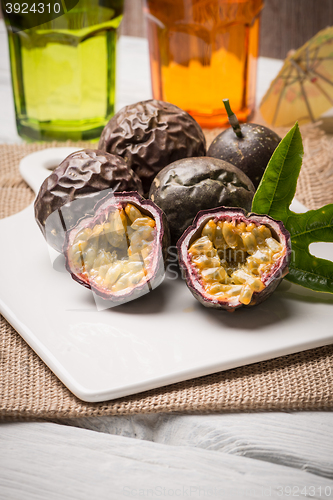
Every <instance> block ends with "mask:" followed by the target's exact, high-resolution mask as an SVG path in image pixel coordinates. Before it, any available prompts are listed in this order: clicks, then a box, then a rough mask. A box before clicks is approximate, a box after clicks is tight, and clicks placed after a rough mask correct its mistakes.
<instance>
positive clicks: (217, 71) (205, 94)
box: [145, 0, 263, 128]
mask: <svg viewBox="0 0 333 500" xmlns="http://www.w3.org/2000/svg"><path fill="white" fill-rule="evenodd" d="M262 7H263V0H145V13H146V19H147V28H148V40H149V52H150V67H151V78H152V88H153V96H154V99H159V100H163V101H168V102H171V103H173V104H176V105H177V106H179V107H180V108H182V109H184V110H185V111H187V112H188V113H190V114H191V115H192V116H193V117H194V118H195V119H196V120H197V121H198V122H199V124H200V125H201V126H203V127H210V128H213V127H223V126H226V125H229V122H228V118H227V114H226V112H225V109H224V106H223V102H222V100H223V99H225V98H227V99H229V100H230V105H231V107H232V110H233V112H234V113H235V114H236V115H237V118H238V119H239V121H241V122H245V121H247V120H248V119H249V118H250V117H251V115H252V114H253V111H254V106H255V91H256V70H257V58H258V41H259V23H260V19H259V15H260V11H261V9H262Z"/></svg>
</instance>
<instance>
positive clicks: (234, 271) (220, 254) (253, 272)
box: [177, 207, 291, 311]
mask: <svg viewBox="0 0 333 500" xmlns="http://www.w3.org/2000/svg"><path fill="white" fill-rule="evenodd" d="M177 247H178V257H179V263H180V266H181V268H182V269H183V270H184V273H185V279H186V283H187V286H188V287H189V289H190V291H191V292H192V294H193V295H194V297H195V298H196V299H198V300H199V301H200V302H201V304H203V305H204V306H206V307H214V308H218V309H225V310H228V311H234V310H235V309H237V308H239V307H250V306H254V305H257V304H260V303H261V302H263V301H264V300H265V299H267V298H268V297H269V296H270V295H271V294H272V293H273V292H274V290H275V289H276V287H277V286H278V285H279V283H280V282H281V280H282V278H283V277H284V276H285V275H286V274H287V273H288V265H289V261H290V255H291V243H290V235H289V233H288V231H287V230H286V229H285V227H284V226H283V223H282V222H280V221H275V220H274V219H272V218H271V217H269V216H267V215H257V214H253V213H251V214H246V212H245V211H244V210H241V209H237V208H226V207H221V208H216V209H214V210H203V211H201V212H199V213H198V215H197V216H196V218H195V220H194V222H193V225H192V226H191V227H189V228H188V229H187V230H186V231H185V233H184V234H183V235H182V237H181V238H180V239H179V241H178V243H177Z"/></svg>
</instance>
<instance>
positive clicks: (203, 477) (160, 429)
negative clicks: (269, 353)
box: [0, 22, 333, 500]
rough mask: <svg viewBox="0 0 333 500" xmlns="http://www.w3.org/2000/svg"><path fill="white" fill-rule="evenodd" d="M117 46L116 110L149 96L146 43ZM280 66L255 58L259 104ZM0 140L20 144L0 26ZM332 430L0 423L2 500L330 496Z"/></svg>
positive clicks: (320, 422)
mask: <svg viewBox="0 0 333 500" xmlns="http://www.w3.org/2000/svg"><path fill="white" fill-rule="evenodd" d="M120 48H121V51H122V52H121V53H122V54H123V55H122V58H121V57H120V55H119V57H118V62H119V73H118V75H119V78H120V84H118V104H117V108H118V109H119V108H120V107H122V106H123V105H125V104H128V103H130V102H135V101H136V100H140V99H147V98H149V97H150V95H151V94H150V92H151V91H150V85H149V78H148V77H149V67H148V57H147V43H146V41H145V40H142V39H130V38H123V39H122V40H121V45H120ZM280 66H281V62H280V61H275V60H265V59H263V58H262V59H260V61H259V76H258V83H259V85H258V91H257V100H258V101H259V100H260V97H261V96H262V95H263V94H264V92H265V89H266V88H267V86H268V84H269V81H270V80H271V79H273V78H274V76H275V75H276V73H277V72H278V70H279V67H280ZM129 73H131V74H132V75H133V73H134V74H135V79H133V77H131V78H129V77H128V75H129ZM0 142H20V138H19V137H18V135H17V133H16V129H15V118H14V107H13V101H12V93H11V87H10V75H9V64H8V53H7V42H6V37H5V30H4V25H3V22H0ZM332 424H333V414H332V413H331V412H327V413H323V412H321V413H319V412H318V413H310V412H304V413H260V414H224V415H223V414H213V415H209V414H205V415H174V414H173V415H164V414H159V415H135V416H129V417H100V418H81V419H74V420H66V421H65V420H62V421H61V422H59V421H58V422H54V423H37V422H32V423H27V422H22V423H13V422H8V423H2V424H0V500H81V499H82V500H104V499H105V500H106V499H107V500H113V499H117V500H118V499H121V498H170V497H173V498H200V499H203V498H205V499H207V498H211V499H224V498H226V499H235V500H238V499H247V498H264V497H271V498H287V497H289V498H290V497H291V498H294V497H298V498H317V499H325V498H329V499H333V425H332ZM325 488H326V489H325Z"/></svg>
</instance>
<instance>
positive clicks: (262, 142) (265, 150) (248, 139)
mask: <svg viewBox="0 0 333 500" xmlns="http://www.w3.org/2000/svg"><path fill="white" fill-rule="evenodd" d="M223 101H224V104H225V106H226V109H227V112H228V116H229V121H230V124H231V125H232V126H231V127H230V128H228V129H226V130H224V131H223V132H221V133H220V134H219V135H218V136H217V137H215V139H214V140H213V142H212V143H211V145H210V146H209V148H208V151H207V156H213V157H214V158H219V159H220V160H225V161H228V162H230V163H232V165H235V166H236V167H238V168H239V169H240V170H242V171H243V172H244V173H245V174H246V175H247V176H248V177H249V178H250V179H251V181H252V182H253V184H254V186H255V188H257V187H258V185H259V183H260V180H261V178H262V176H263V174H264V172H265V169H266V167H267V164H268V162H269V160H270V158H271V156H272V154H273V153H274V151H275V148H276V147H277V146H278V144H279V142H280V141H281V137H279V136H278V135H277V134H276V133H275V132H273V130H271V129H269V128H267V127H264V126H263V125H257V124H256V123H246V124H243V125H240V124H239V123H238V120H237V118H236V115H235V114H234V113H233V112H232V111H231V109H230V106H229V102H228V99H224V100H223ZM225 101H226V102H225Z"/></svg>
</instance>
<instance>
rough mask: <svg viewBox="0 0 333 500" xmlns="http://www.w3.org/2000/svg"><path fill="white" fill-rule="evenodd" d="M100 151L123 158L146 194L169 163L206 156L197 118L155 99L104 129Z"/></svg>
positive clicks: (121, 114)
mask: <svg viewBox="0 0 333 500" xmlns="http://www.w3.org/2000/svg"><path fill="white" fill-rule="evenodd" d="M98 147H99V149H104V150H105V151H108V152H110V153H113V154H117V155H120V156H122V157H123V158H124V159H125V161H126V163H127V165H128V166H129V167H130V168H132V169H133V170H134V171H135V172H136V173H137V175H138V176H139V177H140V179H141V180H142V184H143V189H144V192H145V193H148V191H149V188H150V185H151V182H152V180H153V178H154V177H155V175H156V174H157V173H158V172H159V171H160V170H161V169H162V168H163V167H165V166H166V165H169V163H172V162H174V161H176V160H179V159H180V158H185V157H188V156H204V155H205V154H206V140H205V136H204V134H203V132H202V130H201V128H200V125H199V124H198V123H197V122H196V121H195V120H194V118H192V117H191V116H190V115H189V114H188V113H186V111H183V110H182V109H180V108H178V107H177V106H174V105H173V104H170V103H168V102H164V101H157V100H154V99H150V100H148V101H143V102H138V103H136V104H131V105H129V106H125V107H124V108H123V109H121V110H120V111H118V113H116V114H115V115H114V116H113V117H112V118H111V120H110V121H109V122H108V124H107V125H106V126H105V127H104V130H103V132H102V135H101V139H100V141H99V146H98Z"/></svg>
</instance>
